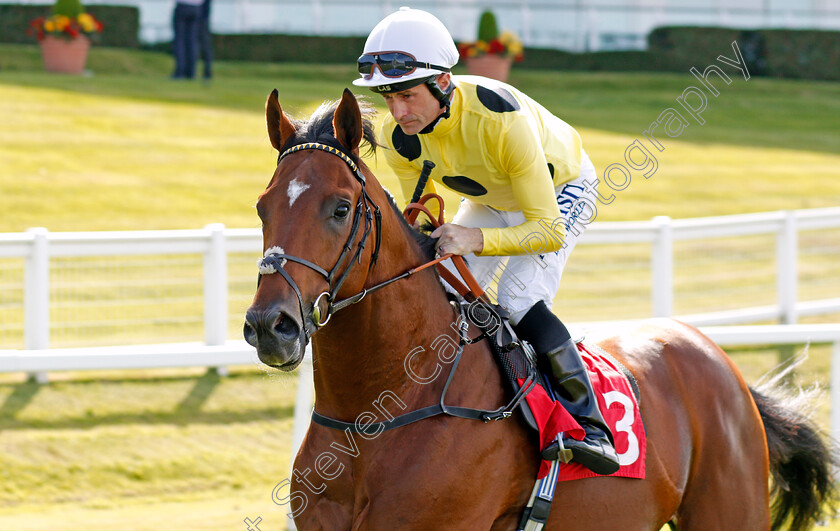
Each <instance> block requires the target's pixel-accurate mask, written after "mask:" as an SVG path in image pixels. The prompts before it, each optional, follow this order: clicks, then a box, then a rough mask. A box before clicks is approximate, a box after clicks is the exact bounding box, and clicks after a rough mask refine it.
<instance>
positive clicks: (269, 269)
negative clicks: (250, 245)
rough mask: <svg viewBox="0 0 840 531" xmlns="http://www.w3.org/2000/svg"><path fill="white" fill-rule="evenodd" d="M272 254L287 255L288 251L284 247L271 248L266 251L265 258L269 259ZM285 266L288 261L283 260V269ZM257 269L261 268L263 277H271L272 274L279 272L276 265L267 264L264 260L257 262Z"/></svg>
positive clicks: (281, 265) (281, 264)
mask: <svg viewBox="0 0 840 531" xmlns="http://www.w3.org/2000/svg"><path fill="white" fill-rule="evenodd" d="M272 254H286V251H284V250H283V248H282V247H278V246H274V247H269V248H268V249H266V250H265V254H264V255H263V256H265V257H266V258H268V256H269V255H272ZM285 264H286V259H285V258H283V259H282V260H281V262H280V267H283V266H284V265H285ZM257 267H259V269H260V274H261V275H271V274H272V273H276V272H277V270H276V269H275V268H274V264H271V263H266V261H265V259H264V258H260V259H259V260H257Z"/></svg>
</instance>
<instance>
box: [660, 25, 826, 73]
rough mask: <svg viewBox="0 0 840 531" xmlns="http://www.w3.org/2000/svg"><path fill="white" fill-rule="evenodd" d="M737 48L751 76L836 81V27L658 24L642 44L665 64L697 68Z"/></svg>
mask: <svg viewBox="0 0 840 531" xmlns="http://www.w3.org/2000/svg"><path fill="white" fill-rule="evenodd" d="M733 41H737V42H738V48H739V49H740V51H741V54H742V55H743V57H744V62H745V63H746V64H747V69H748V70H749V71H750V74H751V75H757V76H762V75H764V76H772V77H786V78H798V79H824V80H840V32H838V31H818V30H784V29H760V30H741V29H730V28H703V27H662V28H656V29H655V30H653V31H652V32H651V33H650V35H649V36H648V49H649V51H650V53H652V54H654V55H656V56H657V61H662V62H663V63H667V64H668V65H670V67H671V68H676V69H678V70H687V69H688V68H690V67H692V66H695V67H698V68H700V67H701V66H705V65H708V64H710V63H711V62H712V61H714V60H715V59H716V58H717V57H718V55H724V56H727V57H730V58H734V53H733V51H732V47H731V43H732V42H733Z"/></svg>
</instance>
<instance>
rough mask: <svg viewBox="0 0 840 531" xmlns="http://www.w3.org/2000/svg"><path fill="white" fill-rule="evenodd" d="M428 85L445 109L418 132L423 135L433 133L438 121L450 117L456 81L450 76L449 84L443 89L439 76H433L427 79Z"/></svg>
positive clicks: (441, 106)
mask: <svg viewBox="0 0 840 531" xmlns="http://www.w3.org/2000/svg"><path fill="white" fill-rule="evenodd" d="M426 86H427V87H429V91H431V93H432V96H434V97H435V98H436V99H437V100H438V102H439V103H440V108H441V109H443V112H442V113H441V114H439V115H438V117H437V118H435V119H434V120H432V123H430V124H429V125H427V126H426V127H424V128H423V130H422V131H420V132H419V133H418V134H421V135H425V134H428V133H431V132H432V131H433V130H434V128H435V126H436V125H437V124H438V122H440V121H441V120H443V119H444V118H449V115H450V113H449V110H450V108H451V107H452V92H453V91H454V90H455V82H454V81H453V80H452V78H449V86H448V87H447V88H446V90H443V89H442V88H440V85H438V82H437V76H431V77H429V78H428V79H426Z"/></svg>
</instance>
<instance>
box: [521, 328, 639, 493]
mask: <svg viewBox="0 0 840 531" xmlns="http://www.w3.org/2000/svg"><path fill="white" fill-rule="evenodd" d="M578 350H579V351H580V353H581V356H582V358H583V361H584V363H585V364H586V366H587V368H588V369H589V378H590V379H591V380H592V386H593V388H594V389H595V395H596V396H597V397H598V406H599V407H600V408H601V413H602V414H603V415H604V420H606V421H607V425H608V426H609V427H610V429H611V430H612V433H613V437H614V438H615V450H616V452H617V453H618V458H619V462H620V463H621V468H619V470H618V472H616V473H615V474H612V475H613V476H620V477H627V478H639V479H642V478H644V477H645V455H646V453H647V452H646V450H647V444H646V438H645V428H644V425H643V423H642V418H641V415H640V414H639V404H638V402H637V401H636V396H635V395H634V394H633V390H632V388H631V387H630V383H629V382H628V381H627V378H626V377H625V376H624V374H623V373H622V372H621V370H620V369H619V368H618V367H617V366H616V364H615V362H614V361H612V360H610V359H609V358H607V357H605V356H603V355H601V354H600V353H599V352H598V349H595V348H591V347H587V346H586V345H585V344H583V343H578ZM525 400H527V401H528V405H529V406H531V411H532V412H533V413H534V418H535V419H536V421H537V425H538V426H539V429H540V448H545V447H546V446H548V445H549V444H551V442H552V441H554V439H555V437H556V435H557V434H558V433H560V432H565V433H566V437H572V438H574V439H577V440H581V439H583V437H584V431H583V428H581V426H580V424H578V422H577V421H576V420H575V419H574V418H573V417H572V416H571V415H570V414H569V412H568V411H566V410H565V409H564V408H563V406H562V405H560V403H559V402H556V401H554V400H552V399H551V398H550V397H549V396H548V394H547V393H546V391H545V389H543V388H542V387H541V386H537V387H536V388H535V389H534V390H533V391H531V392H530V393H529V394H528V396H527V397H525ZM549 466H550V463H549V461H543V462H542V463H541V464H540V471H539V479H542V478H543V477H545V475H546V474H547V473H548V469H549ZM597 476H598V474H596V473H595V472H592V471H591V470H589V469H588V468H586V467H584V466H583V465H580V464H578V463H575V462H571V463H566V464H564V465H562V466H561V467H560V473H559V476H558V478H557V479H558V481H569V480H572V479H581V478H591V477H597Z"/></svg>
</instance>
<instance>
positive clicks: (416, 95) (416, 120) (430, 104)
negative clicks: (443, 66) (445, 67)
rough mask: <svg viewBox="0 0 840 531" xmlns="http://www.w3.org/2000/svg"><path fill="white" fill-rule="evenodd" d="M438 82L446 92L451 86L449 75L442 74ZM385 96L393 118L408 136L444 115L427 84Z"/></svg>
mask: <svg viewBox="0 0 840 531" xmlns="http://www.w3.org/2000/svg"><path fill="white" fill-rule="evenodd" d="M437 81H438V85H440V87H441V89H443V90H446V88H447V87H448V86H449V75H448V74H441V75H440V76H438V80H437ZM383 96H384V97H385V104H386V105H387V106H388V110H389V111H390V112H391V116H393V117H394V120H396V122H397V123H398V124H399V125H400V127H401V128H402V130H403V133H405V134H407V135H416V134H417V133H419V132H420V131H422V130H423V129H424V128H425V127H426V126H427V125H429V124H430V123H432V121H434V119H435V118H437V117H438V116H439V115H441V114H442V113H443V109H442V108H441V106H440V102H438V100H437V99H436V98H435V97H434V96H433V95H432V93H431V91H430V90H429V87H428V86H426V84H425V83H423V84H421V85H417V86H416V87H412V88H410V89H408V90H403V91H402V92H394V93H393V94H383Z"/></svg>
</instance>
